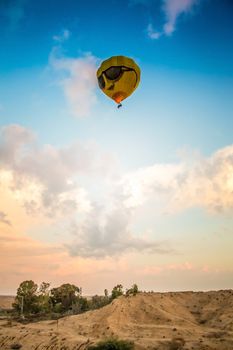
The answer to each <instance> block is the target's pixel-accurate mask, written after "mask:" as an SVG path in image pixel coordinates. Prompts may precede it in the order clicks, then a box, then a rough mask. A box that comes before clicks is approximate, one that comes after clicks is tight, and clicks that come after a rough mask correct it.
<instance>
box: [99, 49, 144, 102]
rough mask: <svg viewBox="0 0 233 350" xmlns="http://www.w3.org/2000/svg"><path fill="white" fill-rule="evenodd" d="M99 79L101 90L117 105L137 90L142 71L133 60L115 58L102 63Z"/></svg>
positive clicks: (120, 57)
mask: <svg viewBox="0 0 233 350" xmlns="http://www.w3.org/2000/svg"><path fill="white" fill-rule="evenodd" d="M97 78H98V84H99V87H100V89H101V90H102V91H103V92H104V93H105V94H106V95H107V96H108V97H110V98H112V99H113V100H114V101H115V102H116V103H120V102H121V101H123V100H124V99H125V98H127V97H128V96H129V95H131V94H132V93H133V91H134V90H135V89H136V87H137V85H138V83H139V79H140V70H139V67H138V66H137V65H136V63H135V62H134V61H133V60H131V59H129V58H127V57H124V56H115V57H111V58H110V59H108V60H107V61H104V62H103V63H102V65H101V67H100V68H99V69H98V71H97Z"/></svg>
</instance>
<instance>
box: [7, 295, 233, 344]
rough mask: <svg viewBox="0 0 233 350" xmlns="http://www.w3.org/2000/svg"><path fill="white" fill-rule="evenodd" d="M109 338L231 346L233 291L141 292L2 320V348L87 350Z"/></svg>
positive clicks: (137, 341) (142, 342) (152, 342)
mask: <svg viewBox="0 0 233 350" xmlns="http://www.w3.org/2000/svg"><path fill="white" fill-rule="evenodd" d="M110 336H117V337H119V338H121V339H127V340H132V341H134V343H135V350H144V349H151V350H152V349H153V350H156V349H158V350H169V349H170V350H175V349H186V350H191V349H194V350H197V349H198V350H204V349H206V350H207V349H219V350H220V349H221V350H232V349H233V290H220V291H210V292H169V293H139V294H137V295H136V296H130V297H125V296H122V297H120V298H118V299H115V300H114V301H113V302H112V303H111V304H109V305H107V306H105V307H103V308H101V309H98V310H94V311H88V312H86V313H83V314H81V315H75V316H67V317H64V318H61V319H59V320H58V321H56V320H55V321H42V322H34V323H30V324H20V323H16V322H13V323H12V324H10V322H9V321H8V320H6V319H4V320H0V350H7V349H11V346H12V344H14V343H19V344H21V345H22V347H21V349H22V350H84V349H87V348H88V346H89V345H90V344H94V343H95V342H97V341H99V340H102V339H105V338H108V337H110ZM175 339H176V340H175Z"/></svg>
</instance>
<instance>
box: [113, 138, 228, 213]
mask: <svg viewBox="0 0 233 350" xmlns="http://www.w3.org/2000/svg"><path fill="white" fill-rule="evenodd" d="M120 187H121V189H122V195H123V198H124V203H125V205H126V207H128V208H134V207H137V206H139V205H143V203H145V201H147V200H148V199H149V198H157V199H158V200H159V199H161V198H163V197H165V198H166V203H167V206H166V208H164V211H165V210H169V211H177V210H185V209H187V208H189V207H203V208H206V209H207V210H208V211H210V212H212V213H217V212H225V211H226V212H227V211H230V212H232V211H233V145H232V146H228V147H226V148H223V149H221V150H219V151H217V152H216V153H214V154H213V155H212V156H211V157H209V158H204V157H199V158H198V159H192V160H190V159H188V160H183V161H180V163H178V164H156V165H154V166H151V167H147V168H142V169H139V170H137V171H135V172H132V173H129V174H127V175H125V176H124V177H123V179H122V180H121V183H120Z"/></svg>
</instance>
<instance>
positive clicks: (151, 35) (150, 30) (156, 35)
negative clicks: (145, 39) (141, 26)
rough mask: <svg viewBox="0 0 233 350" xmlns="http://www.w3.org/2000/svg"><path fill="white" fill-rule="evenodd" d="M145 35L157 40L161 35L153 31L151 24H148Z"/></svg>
mask: <svg viewBox="0 0 233 350" xmlns="http://www.w3.org/2000/svg"><path fill="white" fill-rule="evenodd" d="M147 34H148V36H149V38H151V39H159V38H160V37H161V35H162V33H159V32H157V31H155V30H154V28H153V25H152V24H151V23H149V24H148V27H147Z"/></svg>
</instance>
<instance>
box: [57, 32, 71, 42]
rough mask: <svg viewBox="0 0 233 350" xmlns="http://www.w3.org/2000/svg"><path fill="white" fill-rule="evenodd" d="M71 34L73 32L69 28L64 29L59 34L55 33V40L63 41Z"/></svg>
mask: <svg viewBox="0 0 233 350" xmlns="http://www.w3.org/2000/svg"><path fill="white" fill-rule="evenodd" d="M70 36H71V32H70V31H69V30H68V29H63V30H62V31H61V33H60V34H59V35H54V36H53V40H54V41H56V42H58V43H62V42H64V41H66V40H68V39H69V38H70Z"/></svg>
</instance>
